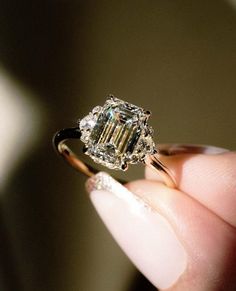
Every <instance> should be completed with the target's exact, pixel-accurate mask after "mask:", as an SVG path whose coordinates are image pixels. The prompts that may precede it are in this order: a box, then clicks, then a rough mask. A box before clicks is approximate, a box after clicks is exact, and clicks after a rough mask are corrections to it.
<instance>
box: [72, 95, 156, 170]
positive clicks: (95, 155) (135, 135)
mask: <svg viewBox="0 0 236 291" xmlns="http://www.w3.org/2000/svg"><path fill="white" fill-rule="evenodd" d="M149 117H150V112H149V111H145V110H144V109H143V108H141V107H138V106H136V105H133V104H131V103H128V102H125V101H122V100H120V99H118V98H116V97H114V96H113V95H109V97H108V98H107V100H106V102H105V104H104V106H102V107H101V106H96V107H95V108H94V109H93V110H92V112H90V113H89V114H88V115H87V116H85V117H84V118H83V119H81V120H80V121H79V122H78V124H79V128H80V131H81V137H80V139H81V141H82V142H83V143H84V153H85V154H86V155H88V156H89V157H91V158H92V159H93V160H94V161H95V162H96V163H98V164H102V165H103V166H106V167H108V168H110V169H116V170H123V171H125V170H127V169H128V165H129V164H136V163H139V162H144V161H145V157H146V156H147V155H153V154H155V153H156V148H155V143H154V141H153V129H152V127H151V126H149V125H148V123H147V121H148V119H149Z"/></svg>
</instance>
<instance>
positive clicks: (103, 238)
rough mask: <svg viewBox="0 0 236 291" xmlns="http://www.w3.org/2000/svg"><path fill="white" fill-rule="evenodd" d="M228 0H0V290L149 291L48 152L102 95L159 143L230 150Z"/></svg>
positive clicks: (77, 181)
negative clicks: (128, 106) (144, 115)
mask: <svg viewBox="0 0 236 291" xmlns="http://www.w3.org/2000/svg"><path fill="white" fill-rule="evenodd" d="M235 77H236V1H233V0H231V1H224V0H221V1H220V0H214V1H213V0H210V1H203V0H200V1H161V0H150V1H144V0H143V1H69V0H68V1H59V0H58V1H1V3H0V101H1V103H0V132H1V149H2V151H1V155H0V191H1V196H0V198H1V204H0V207H1V212H0V218H1V219H0V232H1V234H0V235H1V237H0V241H1V242H0V272H1V273H0V290H3V291H9V290H14V291H15V290H19V291H21V290H24V291H32V290H35V291H37V290H39V291H42V290H57V291H68V290H81V291H93V290H96V291H110V290H112V291H120V290H122V291H132V290H154V288H153V287H152V286H151V285H149V284H148V283H147V282H145V281H144V279H143V278H142V277H140V275H138V274H137V271H136V270H135V268H134V267H133V266H132V264H131V263H130V262H129V261H128V259H127V258H126V257H125V255H124V254H123V253H122V251H121V250H120V249H119V247H118V246H117V245H116V243H115V242H114V241H113V239H112V238H111V236H110V234H109V233H108V232H107V230H106V229H105V227H104V226H103V224H102V222H101V221H100V220H99V218H98V216H97V214H96V213H95V211H94V209H93V207H92V205H91V204H90V201H89V199H88V197H87V194H86V192H85V190H84V182H85V178H84V177H82V176H81V175H80V174H79V173H76V172H75V171H74V170H72V169H71V168H70V167H68V166H67V165H66V164H65V163H64V162H63V161H62V160H61V159H59V158H58V156H57V155H56V154H55V152H54V151H53V148H52V144H51V139H52V135H53V134H54V132H55V131H57V130H58V129H61V128H63V127H69V126H73V125H74V124H75V122H76V120H77V119H78V118H79V117H82V116H84V115H85V114H87V112H88V111H89V110H90V109H91V108H92V107H93V106H95V105H98V104H100V105H102V104H103V103H104V100H105V97H106V96H107V95H108V94H109V93H113V94H115V95H116V96H117V97H120V98H123V99H125V100H127V101H129V102H131V103H135V104H138V105H140V106H143V107H145V108H147V109H151V110H152V113H153V115H152V119H151V120H152V122H151V123H152V125H153V126H154V128H155V129H157V130H158V132H156V133H155V138H156V140H157V141H158V142H159V143H166V142H174V143H176V142H184V143H198V144H199V143H200V144H213V145H216V146H221V147H226V148H229V149H235V148H236V135H235V131H236V122H235V107H236V81H235Z"/></svg>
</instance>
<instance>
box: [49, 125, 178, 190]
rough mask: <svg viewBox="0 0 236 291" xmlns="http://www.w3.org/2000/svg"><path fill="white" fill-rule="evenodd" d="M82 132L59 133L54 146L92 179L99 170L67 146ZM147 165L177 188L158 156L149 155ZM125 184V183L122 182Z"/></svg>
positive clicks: (54, 138) (167, 183) (67, 130)
mask: <svg viewBox="0 0 236 291" xmlns="http://www.w3.org/2000/svg"><path fill="white" fill-rule="evenodd" d="M80 137H81V131H80V129H79V127H73V128H66V129H62V130H60V131H58V132H57V133H56V134H55V135H54V137H53V145H54V147H55V150H56V151H57V152H58V153H59V154H60V155H62V156H63V157H64V159H65V160H66V161H67V162H69V164H70V165H71V166H72V167H74V168H75V169H76V170H78V171H80V172H82V173H83V174H85V175H86V176H88V177H92V176H93V175H95V174H96V173H98V170H96V169H95V168H93V167H91V166H90V165H88V164H87V163H85V162H83V161H81V160H80V159H79V158H78V156H77V155H76V154H74V153H73V152H72V151H71V150H70V148H69V147H68V146H67V145H66V143H65V141H66V140H68V139H80ZM145 164H146V165H147V166H149V167H151V168H153V169H155V170H156V171H158V173H159V174H160V176H161V177H162V179H163V180H164V182H165V184H166V185H167V186H168V187H171V188H175V187H176V182H175V179H174V177H173V175H172V173H171V172H170V170H169V169H168V168H167V167H166V166H165V165H164V164H163V163H162V162H161V161H160V159H159V158H158V155H148V156H147V157H146V159H145ZM120 182H122V183H124V181H120Z"/></svg>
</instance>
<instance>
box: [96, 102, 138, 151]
mask: <svg viewBox="0 0 236 291" xmlns="http://www.w3.org/2000/svg"><path fill="white" fill-rule="evenodd" d="M140 134H141V128H140V126H139V124H138V120H137V114H136V113H135V112H131V111H129V110H127V109H126V108H125V106H124V105H120V106H119V107H113V106H111V107H108V108H107V109H105V110H104V112H102V113H100V115H99V116H98V120H97V123H96V125H95V127H94V129H93V131H92V133H91V139H92V142H93V144H94V145H97V146H99V145H105V146H107V147H108V148H109V147H110V148H114V151H115V152H116V154H117V155H121V154H125V153H130V154H132V153H133V151H134V148H135V145H136V144H137V141H138V139H139V137H140Z"/></svg>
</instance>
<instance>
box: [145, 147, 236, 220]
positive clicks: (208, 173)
mask: <svg viewBox="0 0 236 291" xmlns="http://www.w3.org/2000/svg"><path fill="white" fill-rule="evenodd" d="M163 162H164V163H165V164H166V165H167V166H168V168H169V169H170V170H171V171H172V173H173V174H174V176H175V178H176V181H177V188H178V189H180V190H181V191H183V192H185V193H187V194H189V195H190V196H192V197H193V198H195V199H196V200H198V201H199V202H201V203H202V204H203V205H204V206H206V207H207V208H209V209H211V210H212V211H213V212H215V213H216V214H217V215H219V216H220V217H221V218H222V219H224V220H225V221H226V222H228V223H230V224H231V225H233V226H236V211H235V206H236V153H235V152H228V153H224V154H220V155H202V154H197V155H187V154H186V155H177V156H172V157H165V158H163ZM145 175H146V178H147V179H149V180H160V177H159V176H158V174H157V173H156V172H154V171H153V170H152V169H150V168H148V167H146V173H145Z"/></svg>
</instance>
